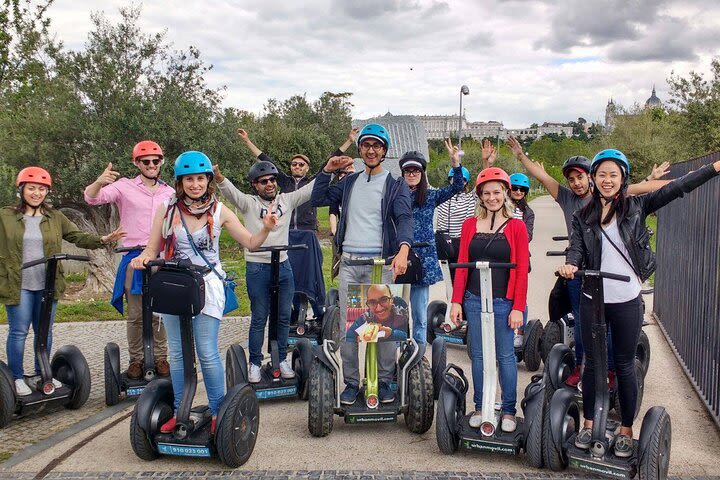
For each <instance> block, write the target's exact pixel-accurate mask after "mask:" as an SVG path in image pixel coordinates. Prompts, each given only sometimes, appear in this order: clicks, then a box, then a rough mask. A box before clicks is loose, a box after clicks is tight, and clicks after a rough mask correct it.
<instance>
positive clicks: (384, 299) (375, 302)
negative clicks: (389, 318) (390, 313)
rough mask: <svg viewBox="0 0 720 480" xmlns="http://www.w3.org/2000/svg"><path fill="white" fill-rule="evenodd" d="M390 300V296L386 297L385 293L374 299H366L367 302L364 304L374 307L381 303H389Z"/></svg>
mask: <svg viewBox="0 0 720 480" xmlns="http://www.w3.org/2000/svg"><path fill="white" fill-rule="evenodd" d="M390 300H391V298H390V297H388V296H387V295H383V296H382V297H380V298H379V299H378V300H374V299H373V300H368V301H367V302H365V305H367V306H368V307H370V308H375V307H377V306H378V304H382V305H383V306H387V304H389V303H390Z"/></svg>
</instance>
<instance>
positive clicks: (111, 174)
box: [96, 163, 120, 186]
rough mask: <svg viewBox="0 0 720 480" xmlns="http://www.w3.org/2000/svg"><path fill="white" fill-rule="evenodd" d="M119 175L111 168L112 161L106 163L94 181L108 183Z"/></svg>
mask: <svg viewBox="0 0 720 480" xmlns="http://www.w3.org/2000/svg"><path fill="white" fill-rule="evenodd" d="M119 176H120V172H116V171H115V170H113V169H112V163H108V164H107V167H105V170H103V172H102V173H101V174H100V176H99V177H98V178H97V180H96V182H97V183H99V184H100V185H102V186H105V185H110V184H111V183H113V182H114V181H115V180H117V178H118V177H119Z"/></svg>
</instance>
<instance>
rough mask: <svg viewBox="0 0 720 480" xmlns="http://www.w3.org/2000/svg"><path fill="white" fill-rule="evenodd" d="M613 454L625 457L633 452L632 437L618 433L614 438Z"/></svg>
mask: <svg viewBox="0 0 720 480" xmlns="http://www.w3.org/2000/svg"><path fill="white" fill-rule="evenodd" d="M614 448H615V456H617V457H620V458H627V457H630V456H632V453H633V439H632V437H630V436H629V435H618V436H617V439H615V447H614Z"/></svg>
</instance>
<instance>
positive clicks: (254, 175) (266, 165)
mask: <svg viewBox="0 0 720 480" xmlns="http://www.w3.org/2000/svg"><path fill="white" fill-rule="evenodd" d="M278 174H279V172H278V169H277V167H275V165H273V164H272V163H271V162H256V163H254V164H253V166H252V167H250V171H249V172H248V180H250V183H252V182H254V181H255V180H257V179H258V178H260V177H264V176H265V175H275V176H276V177H277V176H278Z"/></svg>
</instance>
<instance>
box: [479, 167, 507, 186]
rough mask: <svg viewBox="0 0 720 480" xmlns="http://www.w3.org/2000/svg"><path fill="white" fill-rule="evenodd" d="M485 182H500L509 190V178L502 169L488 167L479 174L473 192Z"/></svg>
mask: <svg viewBox="0 0 720 480" xmlns="http://www.w3.org/2000/svg"><path fill="white" fill-rule="evenodd" d="M486 182H502V183H504V184H505V188H507V189H508V190H510V176H509V175H508V174H507V173H506V172H505V170H503V169H502V168H499V167H490V168H486V169H485V170H483V171H482V172H480V173H479V174H478V176H477V180H476V181H475V190H477V188H478V187H479V186H480V185H482V184H483V183H486Z"/></svg>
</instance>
